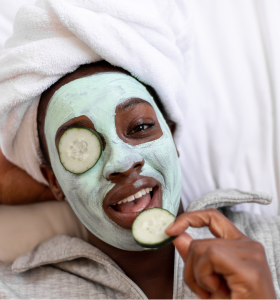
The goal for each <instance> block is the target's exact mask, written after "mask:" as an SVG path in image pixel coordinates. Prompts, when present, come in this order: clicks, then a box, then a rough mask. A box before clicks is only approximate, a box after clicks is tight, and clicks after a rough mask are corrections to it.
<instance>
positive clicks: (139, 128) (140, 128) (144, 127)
mask: <svg viewBox="0 0 280 300" xmlns="http://www.w3.org/2000/svg"><path fill="white" fill-rule="evenodd" d="M154 125H155V123H148V124H141V125H138V126H136V127H134V128H133V130H131V132H130V133H136V132H140V131H146V130H147V129H148V128H150V127H153V126H154Z"/></svg>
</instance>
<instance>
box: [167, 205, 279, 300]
mask: <svg viewBox="0 0 280 300" xmlns="http://www.w3.org/2000/svg"><path fill="white" fill-rule="evenodd" d="M189 226H192V227H197V228H199V227H203V226H208V227H209V229H210V231H211V232H212V234H213V235H214V236H216V237H217V238H216V239H205V240H193V239H192V238H191V237H190V235H188V234H187V233H185V230H186V229H187V228H188V227H189ZM166 233H167V234H168V235H170V236H175V235H178V237H177V238H176V239H175V240H174V241H173V242H174V245H175V246H176V248H177V250H178V251H179V253H180V255H181V256H182V258H183V260H184V261H185V270H184V280H185V282H186V284H187V285H188V286H189V287H190V289H191V290H192V291H193V292H195V293H196V294H197V295H198V296H199V297H201V298H204V299H205V298H212V299H213V298H221V297H222V298H233V299H237V298H238V299H256V298H261V299H267V298H269V299H272V298H273V299H275V298H276V295H275V291H274V287H273V282H272V276H271V273H270V269H269V266H268V263H267V260H266V256H265V251H264V248H263V246H262V245H261V244H260V243H258V242H255V241H253V240H251V239H249V238H248V237H247V236H245V235H244V234H243V233H242V232H240V231H239V230H238V229H237V228H236V227H235V226H234V224H233V223H231V222H230V221H229V220H228V219H227V218H226V217H224V216H223V215H222V214H220V213H219V212H218V211H217V210H215V209H209V210H204V211H196V212H191V213H184V214H182V215H180V216H179V217H178V218H177V219H176V220H175V222H174V223H173V224H172V225H170V227H168V229H167V230H166Z"/></svg>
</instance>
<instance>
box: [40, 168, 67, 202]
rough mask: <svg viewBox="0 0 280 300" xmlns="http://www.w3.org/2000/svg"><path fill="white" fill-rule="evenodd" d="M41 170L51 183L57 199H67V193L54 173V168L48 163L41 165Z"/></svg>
mask: <svg viewBox="0 0 280 300" xmlns="http://www.w3.org/2000/svg"><path fill="white" fill-rule="evenodd" d="M40 170H41V172H42V174H43V176H44V178H45V179H46V181H47V182H48V183H49V186H50V189H51V191H52V192H53V194H54V196H55V198H56V200H58V201H62V200H64V199H65V195H64V193H63V191H62V189H61V187H60V185H59V183H58V181H57V179H56V177H55V175H54V172H53V170H52V168H50V167H49V166H47V165H44V164H42V165H40Z"/></svg>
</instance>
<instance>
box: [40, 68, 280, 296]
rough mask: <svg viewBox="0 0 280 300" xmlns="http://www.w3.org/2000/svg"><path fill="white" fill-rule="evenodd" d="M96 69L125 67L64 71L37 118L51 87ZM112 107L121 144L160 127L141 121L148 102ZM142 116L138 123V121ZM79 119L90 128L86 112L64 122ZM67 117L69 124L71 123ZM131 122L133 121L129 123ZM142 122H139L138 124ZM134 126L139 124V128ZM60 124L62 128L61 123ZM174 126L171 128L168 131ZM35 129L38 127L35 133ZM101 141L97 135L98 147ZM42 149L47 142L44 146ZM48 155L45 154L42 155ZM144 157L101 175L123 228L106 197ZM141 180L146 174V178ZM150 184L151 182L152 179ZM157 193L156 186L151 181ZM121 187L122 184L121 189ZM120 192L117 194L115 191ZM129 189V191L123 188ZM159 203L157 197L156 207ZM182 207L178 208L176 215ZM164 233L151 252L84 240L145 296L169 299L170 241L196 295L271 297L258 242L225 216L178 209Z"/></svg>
mask: <svg viewBox="0 0 280 300" xmlns="http://www.w3.org/2000/svg"><path fill="white" fill-rule="evenodd" d="M100 72H122V73H126V72H125V71H123V70H121V69H118V68H114V67H112V66H108V65H105V66H104V65H103V66H102V65H98V66H94V65H93V66H91V67H89V68H87V69H83V70H78V71H75V72H74V73H72V74H70V75H67V76H66V77H65V78H63V79H62V80H60V81H59V82H58V83H57V84H55V85H54V86H52V87H51V88H50V89H49V90H48V91H47V92H46V93H45V94H44V95H43V97H42V99H41V105H40V108H39V109H41V110H42V112H43V114H42V115H43V120H42V122H43V123H44V117H45V114H46V109H47V104H48V102H49V100H50V99H51V97H52V95H53V94H54V92H55V91H56V90H57V89H59V88H60V87H61V86H62V85H64V84H66V83H68V82H70V81H72V80H75V79H78V78H81V77H84V76H88V75H91V74H96V73H100ZM122 108H123V107H121V106H118V107H117V109H116V117H115V123H116V129H117V133H118V135H119V137H120V138H121V139H123V140H124V141H125V142H126V143H129V144H131V145H138V144H141V143H143V142H145V141H149V140H154V139H157V138H159V137H160V136H161V134H162V132H161V129H160V127H159V128H158V127H157V126H151V125H147V126H146V127H145V126H142V125H141V126H142V127H141V126H140V124H144V123H145V122H146V121H147V120H148V122H146V123H150V121H151V120H153V121H154V123H156V120H155V118H154V116H153V112H152V111H153V110H151V109H150V107H149V105H147V104H144V103H137V104H135V105H130V108H129V107H128V108H127V109H122ZM139 116H140V119H141V118H142V119H143V120H144V119H145V120H146V121H145V120H144V122H142V121H143V120H142V121H141V122H142V123H141V122H140V121H139ZM77 121H78V122H80V124H81V127H83V126H85V127H89V128H92V129H94V124H92V122H91V121H90V120H89V119H88V118H87V117H86V116H80V117H78V118H75V120H74V119H73V120H70V121H69V124H67V125H68V126H70V127H71V126H74V124H75V122H77ZM71 122H72V123H71ZM133 122H135V124H134V125H133ZM144 125H145V124H144ZM137 126H138V127H137ZM139 126H140V127H139ZM64 129H65V128H64ZM174 129H175V128H172V127H171V131H174ZM40 131H41V132H40ZM62 133H63V128H60V129H59V130H58V132H57V137H56V143H57V141H58V140H59V137H60V136H61V134H62ZM39 134H40V135H41V137H43V139H42V143H44V144H45V146H46V141H45V139H44V133H43V128H41V129H40V128H39ZM105 147H106V141H105V140H104V139H103V148H105ZM45 149H47V147H45ZM47 155H48V154H47ZM143 164H144V162H143V161H139V162H138V163H136V164H134V165H133V166H131V168H130V169H129V170H127V171H125V172H123V173H114V172H112V173H111V174H108V177H107V180H109V181H111V182H114V183H115V184H116V185H115V187H114V188H115V189H116V190H113V191H112V194H110V193H108V195H107V196H106V197H105V199H104V204H103V208H104V211H105V212H106V213H107V215H108V216H109V218H111V219H112V220H113V221H114V222H116V223H117V224H119V225H120V226H122V227H123V228H125V229H129V228H130V225H129V221H127V220H124V223H122V222H121V221H120V220H119V219H118V217H117V216H115V215H114V213H112V214H110V206H111V204H112V201H113V200H112V199H114V196H116V195H117V194H118V190H119V189H122V187H126V186H127V187H128V189H132V190H133V185H132V183H133V182H134V181H135V180H137V179H139V178H141V175H140V173H141V168H142V166H143ZM41 171H42V173H43V174H44V176H45V178H46V180H47V181H48V182H49V184H50V188H51V190H52V192H53V194H54V195H55V198H56V199H57V200H62V199H64V194H63V191H62V189H61V188H60V186H59V183H58V181H57V179H56V177H55V175H54V173H53V171H52V169H51V167H50V166H48V165H41ZM146 180H147V182H148V183H147V184H152V183H151V182H152V179H150V178H146ZM155 186H156V184H155ZM157 188H158V190H159V192H158V197H159V198H161V197H160V190H161V187H160V185H157ZM123 190H125V189H123ZM121 193H123V192H122V191H121ZM128 194H130V191H129V193H128ZM157 205H158V206H161V202H157V203H156V206H157ZM181 212H182V209H181V207H180V210H179V214H180V213H181ZM188 226H193V227H203V226H208V227H209V228H210V230H211V232H212V233H213V234H214V235H215V236H216V237H217V239H211V240H199V241H193V240H192V238H191V237H190V236H189V235H187V234H186V233H185V232H184V231H185V229H186V228H187V227H188ZM166 232H167V234H169V235H170V236H174V235H178V237H177V238H176V239H175V240H174V243H173V244H169V245H167V246H165V247H163V248H161V249H158V250H153V251H135V252H134V251H124V250H120V249H117V248H115V247H112V246H111V245H109V244H107V243H104V242H103V241H102V240H100V239H98V238H97V237H96V236H94V235H93V234H91V233H89V234H90V243H91V244H92V245H94V246H95V247H97V248H99V249H100V250H101V251H103V252H104V253H106V254H107V255H108V256H109V257H111V258H112V259H113V260H114V261H115V262H116V263H117V264H118V265H119V266H120V267H121V268H122V270H123V271H124V272H125V274H126V275H127V276H128V277H129V278H130V279H131V280H132V281H133V282H135V283H136V284H137V285H138V286H139V287H140V288H141V290H142V291H143V292H144V293H145V294H146V296H147V297H148V298H149V299H170V298H172V293H173V270H174V245H175V246H176V248H177V249H178V251H179V253H180V255H181V256H182V258H183V259H184V261H185V263H186V266H185V271H184V274H185V277H184V280H185V282H186V284H188V286H189V287H190V288H191V289H192V290H193V291H194V292H195V293H196V294H197V295H198V296H200V297H201V298H275V292H274V288H273V284H272V278H271V274H270V270H269V267H268V264H267V261H266V257H265V253H264V250H263V247H262V246H261V245H260V244H259V243H257V242H254V241H252V240H250V239H249V238H247V237H246V236H244V235H243V234H242V233H241V232H240V231H239V230H238V229H237V228H236V227H235V226H234V225H233V224H232V223H231V222H230V221H229V220H227V219H226V218H225V217H224V216H223V215H221V214H220V213H218V212H217V211H216V210H206V211H198V212H192V213H184V214H181V215H180V216H179V217H178V218H177V219H176V221H175V223H174V225H173V227H172V228H168V230H167V231H166Z"/></svg>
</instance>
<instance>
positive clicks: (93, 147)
mask: <svg viewBox="0 0 280 300" xmlns="http://www.w3.org/2000/svg"><path fill="white" fill-rule="evenodd" d="M58 151H59V158H60V161H61V163H62V165H63V167H64V168H65V169H66V170H67V171H69V172H71V173H74V174H82V173H84V172H86V171H87V170H89V169H91V168H92V167H93V166H94V165H95V164H96V163H97V161H98V159H99V157H100V155H101V151H102V144H101V140H100V137H99V136H98V135H97V134H95V133H94V131H92V130H90V129H88V128H83V127H73V128H70V129H67V130H66V131H65V132H64V133H63V134H62V136H61V138H60V140H59V143H58Z"/></svg>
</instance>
